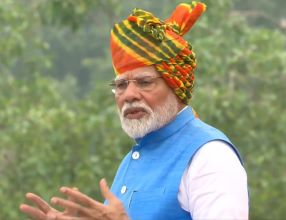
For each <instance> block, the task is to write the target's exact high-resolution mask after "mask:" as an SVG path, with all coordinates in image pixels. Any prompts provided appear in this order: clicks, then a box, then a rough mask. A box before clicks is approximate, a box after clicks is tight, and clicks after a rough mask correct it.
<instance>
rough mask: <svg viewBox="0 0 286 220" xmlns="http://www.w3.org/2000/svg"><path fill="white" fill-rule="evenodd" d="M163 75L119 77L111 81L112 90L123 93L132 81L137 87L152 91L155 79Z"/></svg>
mask: <svg viewBox="0 0 286 220" xmlns="http://www.w3.org/2000/svg"><path fill="white" fill-rule="evenodd" d="M159 78H162V76H144V77H140V78H137V79H117V80H113V81H112V82H111V83H110V86H111V87H112V90H111V91H112V92H113V93H114V94H116V95H121V94H122V93H123V92H124V91H125V90H126V89H127V87H128V85H129V83H130V82H133V83H134V84H135V86H136V87H137V88H139V89H140V90H142V91H151V90H153V89H154V87H155V85H156V83H155V81H156V80H157V79H159Z"/></svg>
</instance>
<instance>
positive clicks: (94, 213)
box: [51, 179, 129, 220]
mask: <svg viewBox="0 0 286 220" xmlns="http://www.w3.org/2000/svg"><path fill="white" fill-rule="evenodd" d="M99 186H100V190H101V194H102V196H103V197H104V198H105V199H106V200H107V201H108V204H107V205H105V204H103V203H101V202H98V201H96V200H93V199H92V198H90V197H88V196H87V195H85V194H83V193H81V192H79V191H77V190H74V189H72V188H68V187H62V188H61V189H60V191H61V192H62V193H63V194H65V195H67V196H68V197H69V198H70V199H69V200H67V199H62V198H58V197H54V198H52V199H51V203H52V204H54V205H58V206H61V207H63V208H65V209H66V210H73V211H74V213H77V215H76V216H66V215H62V216H57V217H56V218H55V219H56V220H129V218H128V215H127V213H126V211H125V210H124V206H123V204H122V203H121V201H120V200H119V199H118V198H117V197H116V196H115V195H114V194H113V193H112V192H111V191H110V190H109V187H108V185H107V183H106V181H105V180H104V179H102V180H101V181H100V183H99Z"/></svg>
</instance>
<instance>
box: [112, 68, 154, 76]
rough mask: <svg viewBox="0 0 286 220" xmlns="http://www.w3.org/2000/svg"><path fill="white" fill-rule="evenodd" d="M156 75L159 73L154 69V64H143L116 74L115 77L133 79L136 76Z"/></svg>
mask: <svg viewBox="0 0 286 220" xmlns="http://www.w3.org/2000/svg"><path fill="white" fill-rule="evenodd" d="M158 75H159V73H158V72H157V71H156V69H155V67H154V66H144V67H139V68H136V69H133V70H129V71H126V72H124V73H122V74H120V75H119V76H117V77H116V79H133V78H137V77H144V76H158Z"/></svg>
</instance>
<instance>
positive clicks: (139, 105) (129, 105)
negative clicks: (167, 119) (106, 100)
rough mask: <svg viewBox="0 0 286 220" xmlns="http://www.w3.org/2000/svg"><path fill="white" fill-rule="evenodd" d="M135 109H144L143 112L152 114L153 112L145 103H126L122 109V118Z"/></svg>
mask: <svg viewBox="0 0 286 220" xmlns="http://www.w3.org/2000/svg"><path fill="white" fill-rule="evenodd" d="M133 109H142V110H143V111H145V112H147V113H149V114H151V113H152V112H153V110H152V109H151V108H150V107H149V106H148V105H147V104H145V103H143V102H132V103H130V102H125V103H124V105H123V107H122V109H121V112H120V114H121V116H122V117H124V116H125V115H126V113H127V112H129V111H132V110H133Z"/></svg>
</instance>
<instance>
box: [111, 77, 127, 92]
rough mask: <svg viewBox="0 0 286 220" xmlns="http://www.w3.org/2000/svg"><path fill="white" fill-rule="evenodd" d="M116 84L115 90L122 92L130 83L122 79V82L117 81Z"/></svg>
mask: <svg viewBox="0 0 286 220" xmlns="http://www.w3.org/2000/svg"><path fill="white" fill-rule="evenodd" d="M114 84H115V88H116V89H119V90H122V89H126V88H127V85H128V81H127V80H123V79H122V80H118V81H115V83H114Z"/></svg>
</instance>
